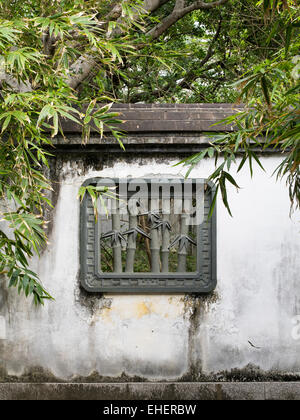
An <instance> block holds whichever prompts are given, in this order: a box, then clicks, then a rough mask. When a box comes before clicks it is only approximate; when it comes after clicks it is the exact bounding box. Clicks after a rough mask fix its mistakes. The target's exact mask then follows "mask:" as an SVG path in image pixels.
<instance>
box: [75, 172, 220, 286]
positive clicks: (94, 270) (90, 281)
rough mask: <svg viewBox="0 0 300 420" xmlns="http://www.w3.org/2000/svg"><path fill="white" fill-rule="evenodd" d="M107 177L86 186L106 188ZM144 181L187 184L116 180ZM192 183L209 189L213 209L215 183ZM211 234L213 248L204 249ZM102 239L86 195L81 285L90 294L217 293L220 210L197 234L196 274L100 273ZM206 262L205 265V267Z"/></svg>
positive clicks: (82, 210)
mask: <svg viewBox="0 0 300 420" xmlns="http://www.w3.org/2000/svg"><path fill="white" fill-rule="evenodd" d="M105 179H107V177H94V178H90V179H87V180H86V181H85V182H84V183H83V184H82V186H83V187H87V186H89V185H94V186H95V185H98V186H101V185H105V183H103V184H101V180H103V181H104V180H105ZM138 179H141V180H143V181H144V182H145V181H146V182H150V181H161V180H162V179H163V180H164V181H170V182H172V181H173V182H178V181H181V182H182V183H184V182H185V179H182V178H171V177H170V176H168V177H165V178H163V177H162V178H152V179H148V178H143V177H140V178H127V179H125V178H124V179H112V180H113V181H115V182H116V183H118V182H119V181H121V182H130V181H132V180H138ZM189 181H192V182H194V181H198V182H199V181H200V182H203V183H204V185H205V194H208V196H207V198H206V199H207V202H208V205H209V207H210V206H211V204H212V201H213V197H214V194H215V191H216V187H215V185H214V183H213V182H211V181H209V180H207V179H204V178H193V179H189ZM205 229H206V230H208V237H209V247H208V249H206V250H205V249H203V246H202V245H203V242H201V237H202V236H203V232H204V230H205ZM98 240H99V236H98V233H97V222H96V220H95V216H94V209H93V205H92V201H91V198H90V197H89V195H88V194H85V196H84V198H83V200H82V202H81V203H80V282H81V285H82V287H83V288H84V289H85V290H86V291H87V292H90V293H116V294H122V293H132V294H144V293H145V294H147V293H149V294H150V293H153V294H156V293H159V294H163V293H168V294H170V293H199V294H207V293H211V292H213V291H214V290H215V288H216V285H217V210H216V206H215V209H214V212H213V215H212V216H211V219H210V221H209V224H207V219H206V217H205V218H204V222H203V223H202V224H201V225H199V226H198V233H197V260H198V262H197V267H198V269H197V271H196V272H193V273H172V274H170V273H155V274H154V273H151V272H149V273H138V272H136V273H134V274H132V273H125V272H123V273H100V272H99V271H98V268H99V258H97V256H96V255H97V252H98V250H99V245H98ZM205 252H206V253H208V259H209V266H210V273H209V276H205V273H204V265H203V256H204V253H205ZM201 262H202V265H201Z"/></svg>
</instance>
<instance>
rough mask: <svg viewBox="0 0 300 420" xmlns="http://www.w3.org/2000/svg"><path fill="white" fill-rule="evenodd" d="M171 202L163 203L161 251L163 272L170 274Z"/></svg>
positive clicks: (164, 201)
mask: <svg viewBox="0 0 300 420" xmlns="http://www.w3.org/2000/svg"><path fill="white" fill-rule="evenodd" d="M169 207H170V201H168V202H166V200H163V201H162V210H163V217H162V219H163V221H162V249H161V260H162V261H161V263H162V272H163V273H168V272H169V253H170V250H169V246H170V229H171V226H170V216H169Z"/></svg>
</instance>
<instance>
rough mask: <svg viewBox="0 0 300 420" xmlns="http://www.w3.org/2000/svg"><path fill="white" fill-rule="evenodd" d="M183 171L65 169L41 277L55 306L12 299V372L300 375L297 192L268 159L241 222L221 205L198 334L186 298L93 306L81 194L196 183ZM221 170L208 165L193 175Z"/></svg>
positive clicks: (147, 163)
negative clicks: (124, 184)
mask: <svg viewBox="0 0 300 420" xmlns="http://www.w3.org/2000/svg"><path fill="white" fill-rule="evenodd" d="M176 162H177V160H175V159H174V160H172V161H166V162H165V163H159V162H156V161H155V160H154V159H143V160H139V161H137V162H136V163H134V164H132V163H131V164H129V163H124V162H123V161H115V162H114V166H113V168H109V167H107V168H105V169H104V170H102V171H97V172H96V171H92V170H90V171H89V173H85V174H84V175H83V174H82V173H81V172H80V169H79V168H77V167H76V165H75V163H73V164H68V165H66V166H65V167H64V168H63V173H62V180H61V185H60V194H59V199H58V203H57V206H56V210H55V220H54V228H53V231H52V234H51V236H50V238H49V240H50V244H49V246H48V248H47V250H46V251H45V252H44V254H43V256H42V258H41V259H40V260H39V261H35V263H34V267H33V268H34V269H36V270H37V271H38V272H39V274H40V277H41V280H42V282H43V284H44V285H45V287H46V288H47V289H48V290H49V291H50V292H51V294H52V295H53V296H54V297H55V302H47V303H46V304H45V307H43V308H35V307H34V306H33V305H32V303H31V302H30V301H28V300H25V299H24V298H23V297H19V296H18V295H17V294H16V292H15V291H14V290H13V291H12V290H10V293H9V295H8V296H9V297H8V300H7V302H6V304H5V305H3V307H2V309H1V308H0V315H1V317H0V318H1V325H0V349H1V352H2V354H1V355H0V364H1V365H2V366H4V367H5V368H6V369H7V371H8V373H9V374H16V375H20V374H22V373H23V372H24V370H25V369H26V368H30V367H32V366H41V367H43V368H44V369H48V370H49V371H51V372H52V373H53V374H54V375H55V376H57V377H59V378H63V379H70V378H72V377H74V376H76V375H82V376H88V375H89V374H90V373H92V372H94V371H97V372H98V373H99V374H100V375H104V376H106V375H108V376H120V375H121V374H122V373H123V372H124V373H126V374H127V375H131V376H133V375H138V376H141V377H146V378H148V379H151V380H160V379H176V378H179V377H181V376H182V375H184V374H186V373H188V372H189V369H190V367H191V364H192V363H193V364H194V365H197V366H198V367H199V369H200V367H201V369H202V370H203V372H204V373H206V374H209V373H217V372H219V371H223V370H230V369H233V368H244V367H245V366H246V365H248V364H250V363H251V364H254V365H257V366H259V367H260V368H261V369H263V370H267V371H268V370H280V371H284V372H294V373H297V372H299V371H300V356H299V349H300V337H298V335H297V334H295V328H297V325H296V324H295V323H296V322H297V319H295V316H297V315H300V284H299V271H300V270H299V269H300V258H299V250H300V240H299V239H300V223H299V220H300V218H299V212H298V213H297V214H294V215H293V217H292V218H289V198H288V193H287V188H286V186H285V184H284V183H283V182H282V183H279V182H277V183H276V182H275V179H274V178H271V174H272V172H273V170H274V169H275V167H276V166H277V165H278V163H279V158H275V157H269V158H264V165H265V168H266V173H264V172H262V171H261V170H260V169H258V170H257V171H255V176H254V178H253V179H252V180H251V178H250V176H249V173H248V171H247V170H244V171H242V172H241V173H239V174H238V176H237V179H238V183H239V184H240V186H241V187H242V189H241V190H240V191H239V193H236V190H235V189H234V188H232V189H230V192H229V201H230V204H231V208H232V212H233V215H234V217H233V218H231V217H230V216H229V215H228V214H227V212H226V210H225V209H224V206H223V204H222V203H221V202H219V203H218V286H217V290H216V295H217V299H216V301H213V300H212V301H211V302H210V303H209V301H208V302H207V303H204V304H203V308H202V310H201V317H200V319H199V320H198V325H197V326H196V328H195V325H193V328H192V326H191V324H190V319H189V317H190V315H191V312H192V311H193V308H191V307H190V306H189V303H188V302H187V301H186V300H185V299H184V295H168V296H166V295H163V296H158V295H147V296H141V295H138V296H137V295H134V296H130V295H106V296H105V299H104V300H103V299H102V300H100V299H97V298H94V297H93V298H90V297H88V296H85V297H84V296H81V294H80V291H79V288H78V272H79V202H78V200H77V198H76V196H77V192H78V188H79V187H80V185H81V184H82V183H83V182H84V181H85V180H86V179H87V178H90V177H93V176H105V177H119V176H122V177H126V176H132V177H151V176H158V175H159V176H161V175H174V176H182V175H184V171H183V170H182V168H179V167H172V164H174V163H176ZM212 168H213V163H212V162H211V161H205V162H203V163H201V165H199V167H198V168H197V169H196V170H195V171H194V173H193V176H194V177H201V178H205V177H207V175H208V174H209V173H210V172H211V170H212ZM293 322H294V324H293ZM249 341H250V342H251V343H252V344H253V345H254V346H256V347H258V348H254V347H252V346H251V344H249Z"/></svg>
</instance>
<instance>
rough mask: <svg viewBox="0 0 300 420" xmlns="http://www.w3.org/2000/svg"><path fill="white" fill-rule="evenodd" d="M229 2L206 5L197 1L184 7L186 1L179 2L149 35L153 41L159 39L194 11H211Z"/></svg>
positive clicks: (220, 0) (221, 1) (225, 0)
mask: <svg viewBox="0 0 300 420" xmlns="http://www.w3.org/2000/svg"><path fill="white" fill-rule="evenodd" d="M228 1H229V0H219V1H215V2H213V3H204V2H203V1H196V2H195V3H193V4H191V5H189V6H184V4H185V2H184V0H177V1H176V4H175V7H174V9H173V12H172V13H171V14H170V15H169V16H167V17H166V18H165V19H163V20H162V21H161V22H160V23H159V24H158V25H156V26H155V27H154V28H153V29H151V30H150V31H149V32H148V33H147V35H148V36H149V37H150V38H152V39H157V38H159V37H160V36H161V35H162V34H163V33H164V32H165V31H166V30H167V29H169V28H170V27H171V26H172V25H174V24H175V23H176V22H178V20H180V19H182V18H183V17H184V16H185V15H187V14H188V13H190V12H192V11H194V10H200V9H203V10H209V9H213V8H215V7H218V6H221V5H222V4H225V3H227V2H228Z"/></svg>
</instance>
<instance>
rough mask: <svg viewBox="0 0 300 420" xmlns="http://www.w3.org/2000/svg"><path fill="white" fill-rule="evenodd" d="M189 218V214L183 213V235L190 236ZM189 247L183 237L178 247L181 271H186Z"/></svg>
mask: <svg viewBox="0 0 300 420" xmlns="http://www.w3.org/2000/svg"><path fill="white" fill-rule="evenodd" d="M188 220H189V215H187V214H185V213H183V214H182V215H181V221H180V230H181V237H182V238H184V237H188V229H189V227H188ZM187 247H188V242H187V241H184V240H183V239H181V241H180V246H179V249H178V267H177V271H178V272H179V273H184V272H185V271H186V257H187Z"/></svg>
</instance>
